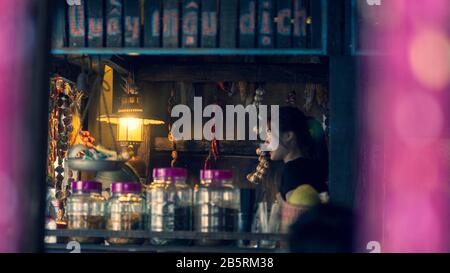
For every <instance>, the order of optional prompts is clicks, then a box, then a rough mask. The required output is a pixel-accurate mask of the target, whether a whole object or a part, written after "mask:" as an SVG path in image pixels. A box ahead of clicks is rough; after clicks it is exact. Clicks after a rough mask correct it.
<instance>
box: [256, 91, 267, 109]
mask: <svg viewBox="0 0 450 273" xmlns="http://www.w3.org/2000/svg"><path fill="white" fill-rule="evenodd" d="M265 93H266V90H264V88H263V87H262V86H261V85H260V86H259V87H258V88H257V89H256V91H255V97H254V99H253V104H254V105H255V106H256V107H257V108H259V106H260V105H261V102H262V101H263V96H264V94H265Z"/></svg>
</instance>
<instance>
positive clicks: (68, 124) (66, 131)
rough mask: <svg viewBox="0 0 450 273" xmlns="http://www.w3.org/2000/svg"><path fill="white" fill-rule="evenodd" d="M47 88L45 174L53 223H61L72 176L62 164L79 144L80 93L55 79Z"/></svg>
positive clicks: (57, 78)
mask: <svg viewBox="0 0 450 273" xmlns="http://www.w3.org/2000/svg"><path fill="white" fill-rule="evenodd" d="M50 86H51V89H50V109H49V111H50V118H49V141H48V143H49V148H48V166H47V173H48V177H49V178H50V180H51V181H53V183H52V184H53V186H54V188H55V197H56V199H57V200H58V204H59V208H58V213H57V221H59V222H62V221H63V220H64V209H63V207H64V206H63V204H64V202H65V200H66V199H67V197H68V196H69V191H68V187H69V183H70V182H71V179H72V175H73V173H72V172H71V171H70V170H68V169H67V168H65V166H64V160H65V158H66V157H67V152H68V150H69V147H70V146H71V145H72V144H74V143H75V142H76V141H77V140H79V137H78V136H77V132H78V129H79V127H80V126H81V120H80V115H79V111H80V107H81V100H82V98H83V93H82V92H80V91H78V90H77V89H76V87H75V86H74V85H73V83H71V82H69V81H68V80H66V79H64V78H62V77H59V76H56V77H54V78H52V79H51V82H50ZM55 163H56V167H55Z"/></svg>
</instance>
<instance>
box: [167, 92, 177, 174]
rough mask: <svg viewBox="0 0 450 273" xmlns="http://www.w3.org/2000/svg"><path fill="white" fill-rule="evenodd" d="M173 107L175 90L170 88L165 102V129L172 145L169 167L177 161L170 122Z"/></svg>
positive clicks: (173, 165)
mask: <svg viewBox="0 0 450 273" xmlns="http://www.w3.org/2000/svg"><path fill="white" fill-rule="evenodd" d="M174 106H175V88H174V87H173V86H172V89H171V91H170V97H169V100H168V101H167V112H168V117H169V120H168V122H167V129H168V131H169V132H168V134H167V139H168V140H169V142H170V143H171V144H172V152H171V153H170V156H171V158H172V159H171V161H170V166H171V167H175V164H176V163H177V159H178V152H177V149H176V144H175V141H174V138H173V135H172V120H171V118H170V117H171V114H172V108H173V107H174Z"/></svg>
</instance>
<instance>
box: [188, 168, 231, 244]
mask: <svg viewBox="0 0 450 273" xmlns="http://www.w3.org/2000/svg"><path fill="white" fill-rule="evenodd" d="M239 210H240V191H239V189H238V188H236V187H234V185H233V172H232V171H231V170H201V171H200V184H199V185H197V186H196V188H195V191H194V208H193V214H194V230H195V231H199V232H235V231H237V230H238V216H239ZM228 242H230V241H228ZM224 243H226V242H220V241H212V240H197V241H196V244H200V245H215V244H224Z"/></svg>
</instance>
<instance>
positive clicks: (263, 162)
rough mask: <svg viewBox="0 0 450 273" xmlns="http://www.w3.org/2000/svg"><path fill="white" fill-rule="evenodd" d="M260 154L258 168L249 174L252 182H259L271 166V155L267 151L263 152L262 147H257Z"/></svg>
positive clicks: (257, 153) (249, 179)
mask: <svg viewBox="0 0 450 273" xmlns="http://www.w3.org/2000/svg"><path fill="white" fill-rule="evenodd" d="M256 155H258V165H257V166H256V170H255V171H253V172H252V173H249V174H248V175H247V180H248V181H249V182H250V183H252V184H258V183H259V182H260V181H261V180H262V179H263V178H264V176H265V175H266V173H267V169H268V168H269V157H268V153H267V152H263V151H262V150H261V148H257V149H256Z"/></svg>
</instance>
